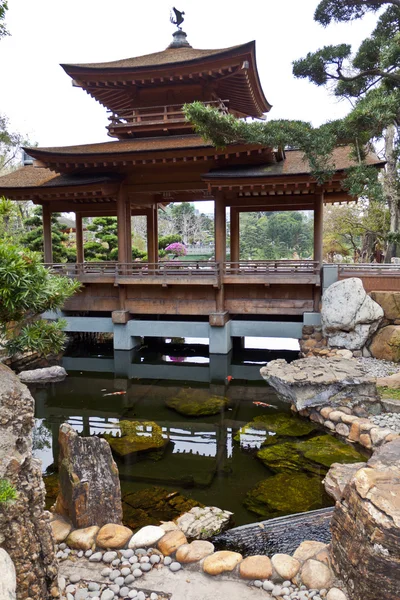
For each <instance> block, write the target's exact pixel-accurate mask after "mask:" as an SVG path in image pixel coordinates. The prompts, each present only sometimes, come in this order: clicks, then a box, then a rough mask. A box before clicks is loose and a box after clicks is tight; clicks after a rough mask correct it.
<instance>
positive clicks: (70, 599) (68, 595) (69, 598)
mask: <svg viewBox="0 0 400 600" xmlns="http://www.w3.org/2000/svg"><path fill="white" fill-rule="evenodd" d="M67 600H74V597H73V595H72V594H70V593H69V592H68V593H67Z"/></svg>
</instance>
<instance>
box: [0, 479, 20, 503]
mask: <svg viewBox="0 0 400 600" xmlns="http://www.w3.org/2000/svg"><path fill="white" fill-rule="evenodd" d="M17 495H18V494H17V490H16V489H15V488H14V486H12V485H11V483H10V482H9V481H8V479H0V504H11V503H12V502H14V500H16V498H17Z"/></svg>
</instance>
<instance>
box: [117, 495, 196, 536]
mask: <svg viewBox="0 0 400 600" xmlns="http://www.w3.org/2000/svg"><path fill="white" fill-rule="evenodd" d="M194 506H203V505H202V504H201V503H200V502H196V500H193V499H192V498H188V497H186V496H183V495H182V494H180V493H179V492H170V491H168V490H166V489H164V488H161V487H151V488H146V489H144V490H140V491H138V492H127V493H125V494H124V493H123V494H122V508H123V512H124V516H123V522H124V524H125V525H126V526H127V527H130V528H131V529H136V528H138V527H144V526H145V525H159V523H160V521H172V520H174V519H177V518H178V517H180V516H181V515H183V514H184V513H186V512H188V511H189V510H190V509H191V508H193V507H194Z"/></svg>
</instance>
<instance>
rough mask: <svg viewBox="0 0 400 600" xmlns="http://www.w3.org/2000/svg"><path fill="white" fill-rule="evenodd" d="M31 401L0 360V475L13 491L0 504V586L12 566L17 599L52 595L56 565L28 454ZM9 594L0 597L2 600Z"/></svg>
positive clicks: (38, 477) (36, 467) (37, 466)
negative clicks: (14, 494) (14, 493)
mask: <svg viewBox="0 0 400 600" xmlns="http://www.w3.org/2000/svg"><path fill="white" fill-rule="evenodd" d="M34 404H35V403H34V400H33V398H32V396H31V394H30V392H29V390H28V388H27V387H26V386H25V385H23V384H22V383H21V381H20V380H19V378H18V377H17V376H16V375H15V374H14V373H13V372H12V371H11V370H10V369H8V368H7V367H5V366H4V365H2V364H0V480H3V479H5V480H7V481H8V482H9V483H10V485H11V486H12V487H13V488H14V490H15V492H16V498H15V500H14V501H13V502H12V503H11V502H7V503H4V502H2V503H0V545H1V548H2V552H1V568H0V571H1V576H0V589H1V587H2V586H3V588H4V587H5V586H7V588H10V587H12V585H13V583H12V582H13V580H14V569H15V576H16V581H17V590H18V598H20V599H21V600H23V599H27V598H32V599H35V600H36V598H38V599H39V598H40V599H42V598H50V597H54V593H56V594H58V565H57V561H56V558H55V551H54V538H53V535H52V531H51V527H50V523H49V517H48V513H47V511H45V494H46V491H45V487H44V484H43V479H42V464H41V461H39V460H37V459H35V458H33V455H32V432H33V427H34ZM6 553H7V555H8V556H9V558H10V561H11V562H12V563H13V565H14V567H13V568H12V567H11V566H10V561H9V560H8V558H7V556H6ZM5 565H9V570H8V573H7V571H4V570H3V567H4V566H5ZM6 573H7V575H6ZM0 596H1V597H4V596H2V595H1V593H0ZM12 597H13V596H9V595H7V596H5V598H7V600H8V598H12Z"/></svg>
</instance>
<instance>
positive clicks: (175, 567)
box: [169, 562, 182, 573]
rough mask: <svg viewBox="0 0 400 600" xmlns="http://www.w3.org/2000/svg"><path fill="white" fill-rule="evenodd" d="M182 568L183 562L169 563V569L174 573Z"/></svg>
mask: <svg viewBox="0 0 400 600" xmlns="http://www.w3.org/2000/svg"><path fill="white" fill-rule="evenodd" d="M181 569H182V565H181V563H178V562H173V563H171V564H170V565H169V570H170V571H172V572H173V573H176V571H180V570H181Z"/></svg>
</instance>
